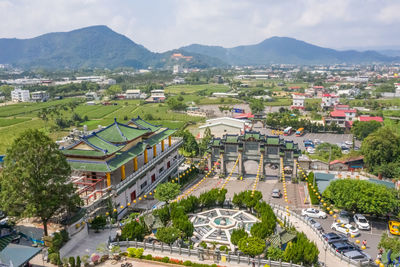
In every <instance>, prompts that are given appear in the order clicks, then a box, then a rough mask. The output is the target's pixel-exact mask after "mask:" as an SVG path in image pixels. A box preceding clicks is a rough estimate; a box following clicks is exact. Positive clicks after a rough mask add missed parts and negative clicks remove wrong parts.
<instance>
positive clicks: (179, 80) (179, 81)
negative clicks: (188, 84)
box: [172, 77, 185, 84]
mask: <svg viewBox="0 0 400 267" xmlns="http://www.w3.org/2000/svg"><path fill="white" fill-rule="evenodd" d="M172 83H173V84H184V83H185V79H184V78H182V77H175V78H174V79H173V80H172Z"/></svg>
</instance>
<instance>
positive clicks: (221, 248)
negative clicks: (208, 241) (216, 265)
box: [219, 246, 229, 252]
mask: <svg viewBox="0 0 400 267" xmlns="http://www.w3.org/2000/svg"><path fill="white" fill-rule="evenodd" d="M219 250H220V251H224V252H228V251H229V248H228V247H227V246H220V247H219Z"/></svg>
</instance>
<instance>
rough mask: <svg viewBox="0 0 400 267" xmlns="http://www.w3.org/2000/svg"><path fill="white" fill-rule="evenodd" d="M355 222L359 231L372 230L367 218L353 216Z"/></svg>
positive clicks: (358, 215)
mask: <svg viewBox="0 0 400 267" xmlns="http://www.w3.org/2000/svg"><path fill="white" fill-rule="evenodd" d="M353 219H354V222H355V223H356V225H357V227H358V229H361V230H370V229H371V225H370V224H369V222H368V220H367V218H365V217H364V216H363V215H361V214H354V216H353Z"/></svg>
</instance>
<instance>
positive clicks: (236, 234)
mask: <svg viewBox="0 0 400 267" xmlns="http://www.w3.org/2000/svg"><path fill="white" fill-rule="evenodd" d="M248 236H249V234H248V233H247V232H246V231H245V230H244V229H243V228H238V229H233V231H232V234H231V243H232V244H234V245H235V246H237V245H238V244H239V241H240V240H241V239H242V238H247V237H248Z"/></svg>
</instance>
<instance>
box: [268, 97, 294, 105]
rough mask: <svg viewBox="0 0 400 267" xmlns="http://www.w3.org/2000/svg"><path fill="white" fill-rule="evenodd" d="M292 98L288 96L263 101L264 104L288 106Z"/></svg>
mask: <svg viewBox="0 0 400 267" xmlns="http://www.w3.org/2000/svg"><path fill="white" fill-rule="evenodd" d="M290 105H292V99H290V98H275V100H274V101H267V102H265V106H290Z"/></svg>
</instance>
